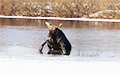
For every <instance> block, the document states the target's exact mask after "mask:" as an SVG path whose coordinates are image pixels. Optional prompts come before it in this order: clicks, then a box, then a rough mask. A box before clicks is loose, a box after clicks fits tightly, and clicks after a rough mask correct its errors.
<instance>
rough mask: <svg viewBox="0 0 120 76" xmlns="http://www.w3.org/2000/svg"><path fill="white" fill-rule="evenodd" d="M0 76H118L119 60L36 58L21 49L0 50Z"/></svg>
mask: <svg viewBox="0 0 120 76" xmlns="http://www.w3.org/2000/svg"><path fill="white" fill-rule="evenodd" d="M1 49H2V50H4V51H1V52H0V76H48V75H49V76H51V75H52V76H119V74H120V73H119V70H120V63H119V61H120V59H119V58H104V57H103V58H102V57H79V56H57V55H47V54H43V55H41V54H39V53H38V51H37V49H34V48H27V47H24V46H8V47H3V48H2V47H1Z"/></svg>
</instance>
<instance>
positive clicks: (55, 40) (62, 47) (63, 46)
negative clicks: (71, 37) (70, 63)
mask: <svg viewBox="0 0 120 76" xmlns="http://www.w3.org/2000/svg"><path fill="white" fill-rule="evenodd" d="M45 24H46V25H47V27H48V29H49V34H48V36H47V40H46V41H45V42H44V43H43V44H42V45H41V48H40V49H39V53H41V54H42V53H43V52H42V49H43V47H44V45H45V44H46V43H47V45H48V47H49V52H48V54H60V55H69V54H70V52H71V44H70V42H69V41H68V39H67V38H66V36H65V34H64V33H63V32H62V31H61V30H60V29H59V27H61V26H62V23H60V24H59V25H51V24H50V23H49V22H45Z"/></svg>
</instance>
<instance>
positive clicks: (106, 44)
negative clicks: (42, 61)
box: [0, 19, 120, 57]
mask: <svg viewBox="0 0 120 76" xmlns="http://www.w3.org/2000/svg"><path fill="white" fill-rule="evenodd" d="M45 21H49V22H50V23H52V24H59V23H63V27H62V28H60V29H62V30H63V32H64V33H65V35H66V36H67V38H68V39H69V41H70V42H71V44H72V51H71V54H70V56H75V57H120V48H119V47H120V35H119V33H120V30H119V29H120V26H119V24H120V23H115V22H114V23H112V22H87V21H59V20H32V19H0V46H1V47H0V53H8V54H11V53H12V54H13V55H16V54H17V55H18V56H19V55H23V54H22V53H25V54H29V53H33V52H34V53H35V54H38V49H39V47H40V45H41V44H42V43H43V42H44V41H45V40H46V37H47V34H48V29H47V27H46V25H45V24H44V22H45ZM26 49H27V50H26ZM28 49H29V50H28ZM47 52H48V48H47V46H45V48H44V49H43V53H44V54H45V55H47Z"/></svg>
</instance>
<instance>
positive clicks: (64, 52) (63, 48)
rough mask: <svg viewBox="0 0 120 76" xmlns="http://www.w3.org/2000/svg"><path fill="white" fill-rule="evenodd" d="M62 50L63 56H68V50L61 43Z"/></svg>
mask: <svg viewBox="0 0 120 76" xmlns="http://www.w3.org/2000/svg"><path fill="white" fill-rule="evenodd" d="M61 49H62V52H61V54H62V55H65V54H66V49H65V46H64V44H63V43H61Z"/></svg>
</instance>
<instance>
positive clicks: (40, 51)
mask: <svg viewBox="0 0 120 76" xmlns="http://www.w3.org/2000/svg"><path fill="white" fill-rule="evenodd" d="M46 42H47V40H46V41H45V42H44V43H43V44H42V45H41V47H40V49H39V53H40V54H43V52H42V49H43V47H44V45H45V44H46Z"/></svg>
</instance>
